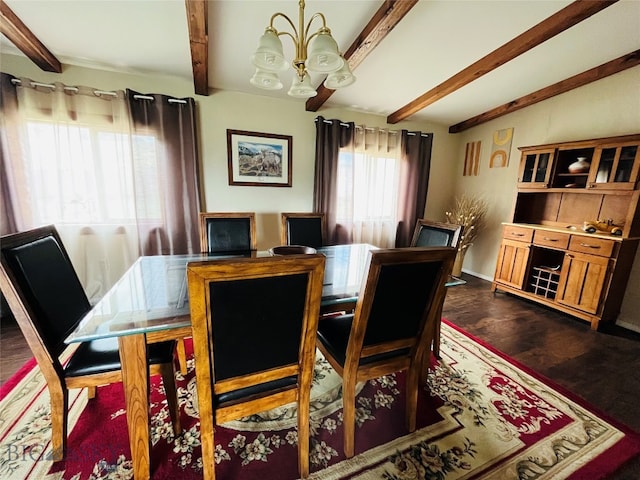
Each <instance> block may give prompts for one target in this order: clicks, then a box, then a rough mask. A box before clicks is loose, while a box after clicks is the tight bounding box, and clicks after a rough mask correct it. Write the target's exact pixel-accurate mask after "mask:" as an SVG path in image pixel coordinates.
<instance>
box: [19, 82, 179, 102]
mask: <svg viewBox="0 0 640 480" xmlns="http://www.w3.org/2000/svg"><path fill="white" fill-rule="evenodd" d="M11 83H13V84H21V83H22V80H20V79H19V78H12V79H11ZM30 84H31V86H32V87H45V88H51V89H55V88H56V86H55V85H53V84H52V83H41V82H33V81H32V82H30ZM62 88H63V89H64V90H68V91H70V92H75V93H78V92H79V91H80V89H79V88H78V87H67V86H63V87H62ZM93 93H94V95H97V96H98V97H99V96H100V95H111V96H113V97H116V96H117V95H118V94H117V93H116V92H109V91H106V90H94V91H93ZM133 98H135V99H136V100H154V98H153V97H150V96H148V95H134V96H133ZM168 101H169V103H187V102H186V100H181V99H179V98H169V99H168Z"/></svg>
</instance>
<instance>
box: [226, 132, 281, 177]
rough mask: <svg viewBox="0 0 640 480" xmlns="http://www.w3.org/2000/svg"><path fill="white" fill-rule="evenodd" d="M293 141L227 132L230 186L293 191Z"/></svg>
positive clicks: (254, 133)
mask: <svg viewBox="0 0 640 480" xmlns="http://www.w3.org/2000/svg"><path fill="white" fill-rule="evenodd" d="M292 143H293V141H292V137H291V136H289V135H277V134H272V133H259V132H247V131H244V130H231V129H227V155H228V161H229V185H244V186H252V187H290V186H291V178H292V176H291V174H292V168H291V165H292V161H291V147H292Z"/></svg>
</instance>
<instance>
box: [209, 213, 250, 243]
mask: <svg viewBox="0 0 640 480" xmlns="http://www.w3.org/2000/svg"><path fill="white" fill-rule="evenodd" d="M210 218H248V219H249V234H250V237H251V248H250V250H256V249H257V237H256V214H255V212H201V213H200V251H201V252H202V253H209V241H208V238H207V220H208V219H210Z"/></svg>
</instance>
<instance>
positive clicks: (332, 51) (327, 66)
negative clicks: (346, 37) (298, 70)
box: [305, 30, 344, 73]
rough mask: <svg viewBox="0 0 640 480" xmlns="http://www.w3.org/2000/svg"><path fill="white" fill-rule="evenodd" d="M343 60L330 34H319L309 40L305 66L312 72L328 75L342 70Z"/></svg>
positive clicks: (327, 32)
mask: <svg viewBox="0 0 640 480" xmlns="http://www.w3.org/2000/svg"><path fill="white" fill-rule="evenodd" d="M343 64H344V60H343V59H342V57H341V56H340V53H339V52H338V44H337V43H336V41H335V40H334V39H333V37H332V36H331V32H329V31H328V30H327V31H326V32H324V31H323V32H321V33H319V34H318V35H316V36H315V37H313V38H312V39H311V42H309V49H308V55H307V61H306V62H305V66H306V67H307V69H308V70H310V71H312V72H319V73H330V72H335V71H336V70H339V69H340V68H342V65H343Z"/></svg>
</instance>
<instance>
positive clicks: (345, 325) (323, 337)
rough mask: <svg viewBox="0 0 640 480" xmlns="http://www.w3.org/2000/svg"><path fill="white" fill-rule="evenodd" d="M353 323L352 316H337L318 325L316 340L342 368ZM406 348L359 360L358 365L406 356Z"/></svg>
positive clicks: (325, 319)
mask: <svg viewBox="0 0 640 480" xmlns="http://www.w3.org/2000/svg"><path fill="white" fill-rule="evenodd" d="M352 323H353V314H352V313H348V314H346V315H338V316H335V317H327V318H323V319H322V320H320V323H319V325H318V340H319V341H321V342H322V344H323V345H324V347H325V348H326V349H327V350H328V351H329V353H330V354H331V356H333V358H335V359H336V360H337V361H338V363H340V365H342V366H343V367H344V363H345V361H346V357H347V345H348V343H349V334H350V333H351V324H352ZM408 352H409V349H408V348H403V349H400V350H394V351H393V352H386V353H380V354H378V355H371V356H369V357H364V358H361V359H360V363H359V364H360V365H367V364H369V363H375V362H378V361H380V360H387V359H389V358H393V357H397V356H402V355H406V354H407V353H408Z"/></svg>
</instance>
